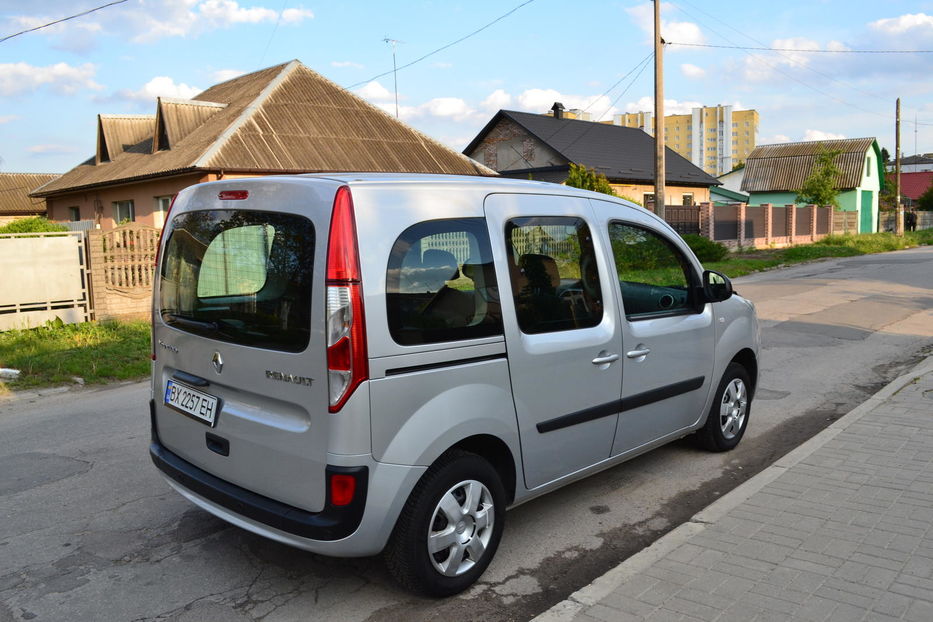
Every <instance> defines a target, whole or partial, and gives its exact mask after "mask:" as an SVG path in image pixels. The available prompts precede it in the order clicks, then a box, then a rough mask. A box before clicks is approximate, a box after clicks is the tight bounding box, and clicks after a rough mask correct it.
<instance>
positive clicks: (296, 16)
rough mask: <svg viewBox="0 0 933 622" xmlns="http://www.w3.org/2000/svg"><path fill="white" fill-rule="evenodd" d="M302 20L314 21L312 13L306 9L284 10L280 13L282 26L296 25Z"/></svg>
mask: <svg viewBox="0 0 933 622" xmlns="http://www.w3.org/2000/svg"><path fill="white" fill-rule="evenodd" d="M304 19H314V13H312V12H311V11H309V10H308V9H285V10H284V11H282V23H283V24H298V23H300V22H301V21H302V20H304Z"/></svg>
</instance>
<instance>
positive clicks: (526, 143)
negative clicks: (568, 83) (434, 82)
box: [463, 103, 720, 205]
mask: <svg viewBox="0 0 933 622" xmlns="http://www.w3.org/2000/svg"><path fill="white" fill-rule="evenodd" d="M552 111H553V114H552V115H543V114H534V113H529V112H517V111H514V110H500V111H499V112H497V113H496V114H495V115H494V116H493V117H492V119H491V120H490V121H489V122H488V123H487V124H486V126H485V127H484V128H483V129H482V130H480V132H479V133H478V134H477V135H476V137H475V138H474V139H473V140H472V141H471V142H470V144H469V145H467V147H466V149H464V150H463V153H464V154H466V155H468V156H470V157H471V158H472V159H474V160H476V161H477V162H481V163H483V164H485V165H486V166H488V167H489V168H491V169H493V170H495V171H498V173H499V174H500V175H503V176H505V177H513V178H517V179H536V180H540V181H550V182H554V183H563V182H564V181H565V180H566V179H567V175H568V173H569V171H570V164H571V163H573V164H577V165H581V166H586V167H588V168H593V169H595V170H596V171H597V172H598V173H602V174H603V175H605V176H606V178H607V179H608V180H609V183H610V185H612V187H613V189H614V190H615V191H616V193H617V194H619V195H621V196H625V197H628V198H630V199H635V200H636V201H639V202H642V203H643V204H646V203H648V202H651V201H653V199H654V178H655V176H654V161H655V142H654V137H653V136H651V135H649V134H646V133H645V132H643V131H642V130H640V129H638V128H634V127H622V126H618V125H609V124H605V123H596V122H593V121H582V120H579V119H574V118H566V117H565V116H564V114H563V106H561V105H560V104H559V103H555V104H554V108H552ZM665 153H666V169H665V177H666V180H665V181H666V189H665V193H666V195H665V196H666V199H667V203H668V205H674V204H677V205H680V204H683V205H692V204H696V203H703V202H707V201H709V200H710V195H709V189H710V187H711V186H716V185H719V183H720V182H719V181H717V180H716V178H715V177H713V176H711V175H709V174H708V173H706V172H705V171H704V170H703V169H701V168H699V167H698V166H695V165H694V164H693V163H691V162H690V161H689V160H687V159H686V158H684V157H683V156H681V155H679V154H677V153H675V152H674V151H672V150H671V149H665Z"/></svg>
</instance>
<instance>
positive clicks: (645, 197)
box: [641, 192, 654, 207]
mask: <svg viewBox="0 0 933 622" xmlns="http://www.w3.org/2000/svg"><path fill="white" fill-rule="evenodd" d="M641 204H642V205H643V206H644V207H648V206H649V204H650V205H654V193H653V192H645V193H644V194H642V195H641Z"/></svg>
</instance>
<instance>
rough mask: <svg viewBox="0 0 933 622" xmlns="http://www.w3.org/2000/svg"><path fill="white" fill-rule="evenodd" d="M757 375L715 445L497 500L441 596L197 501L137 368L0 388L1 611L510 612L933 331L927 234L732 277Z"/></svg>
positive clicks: (408, 616) (784, 436)
mask: <svg viewBox="0 0 933 622" xmlns="http://www.w3.org/2000/svg"><path fill="white" fill-rule="evenodd" d="M736 289H737V290H738V291H739V292H740V293H741V294H742V295H745V296H747V297H749V298H751V299H752V300H754V301H755V302H756V304H757V306H758V312H759V317H760V319H761V324H762V339H763V344H764V353H763V357H762V362H761V367H762V376H761V385H760V390H759V392H758V395H757V398H756V402H755V404H754V407H753V409H752V414H751V419H750V425H749V429H748V433H747V434H746V437H745V439H744V440H743V442H742V444H741V445H740V446H739V447H738V448H737V449H736V450H735V451H733V452H731V453H728V454H716V455H714V454H707V453H704V452H701V451H699V450H697V449H695V448H694V447H693V446H692V444H691V443H689V442H688V441H687V440H683V441H679V442H676V443H672V444H671V445H668V446H667V447H663V448H661V449H658V450H656V451H654V452H652V453H650V454H647V455H645V456H642V457H640V458H637V459H635V460H632V461H630V462H628V463H626V464H623V465H621V466H618V467H615V468H613V469H610V470H608V471H605V472H603V473H601V474H599V475H596V476H593V477H591V478H589V479H587V480H584V481H582V482H579V483H576V484H573V485H571V486H569V487H567V488H565V489H563V490H560V491H558V492H556V493H553V494H551V495H548V496H546V497H544V498H540V499H537V500H535V501H533V502H530V503H528V504H526V505H523V506H521V507H518V508H516V509H514V510H512V511H511V512H509V513H508V516H507V520H508V524H507V527H506V532H505V535H504V537H503V541H502V545H501V546H500V549H499V552H498V555H497V557H496V559H495V560H494V562H493V564H492V566H491V567H490V569H489V570H488V571H487V573H486V575H485V576H484V577H483V579H482V581H481V582H480V583H479V584H478V585H477V586H475V587H474V588H473V589H472V590H471V591H469V592H468V593H466V594H464V595H461V596H459V597H456V598H452V599H448V600H445V601H434V600H425V599H420V598H416V597H413V596H411V595H409V594H407V593H405V592H403V591H401V590H399V589H397V588H396V587H395V585H394V584H393V583H392V581H391V579H390V577H388V576H387V574H386V572H385V570H384V569H383V567H382V565H381V563H380V560H378V559H357V560H341V559H329V558H324V557H319V556H316V555H312V554H310V553H305V552H302V551H298V550H293V549H289V548H288V547H285V546H283V545H280V544H276V543H274V542H271V541H267V540H264V539H263V538H260V537H258V536H254V535H252V534H249V533H247V532H245V531H242V530H240V529H238V528H236V527H232V526H229V525H227V524H226V523H224V522H222V521H220V520H218V519H215V518H213V517H212V516H211V515H209V514H207V513H206V512H203V511H201V510H199V509H196V508H195V507H194V506H192V505H190V504H189V503H188V502H186V501H185V500H184V499H183V498H181V497H180V496H179V495H177V494H175V493H174V492H173V491H172V490H171V489H170V488H169V487H168V486H167V485H166V484H165V483H164V482H163V481H162V480H161V478H160V477H159V476H158V475H157V474H156V471H155V469H154V468H153V467H152V465H151V463H150V462H149V458H148V453H147V445H148V440H149V430H148V412H147V405H146V402H147V400H148V397H149V396H148V385H147V384H145V383H140V384H129V385H122V386H117V387H109V388H106V389H96V390H91V389H85V390H80V391H73V392H68V393H64V394H59V395H53V396H46V397H39V398H33V399H16V400H12V401H10V400H6V401H0V622H8V621H10V620H62V621H74V620H108V621H120V620H184V621H211V620H217V621H221V620H223V621H245V620H260V619H261V620H264V621H267V622H280V621H288V620H306V619H314V620H316V621H329V620H340V621H341V622H346V621H351V620H400V621H401V620H405V621H410V620H447V619H458V620H527V619H529V618H531V617H533V616H534V615H535V614H537V613H540V612H541V611H544V610H545V609H547V608H548V607H549V606H550V605H552V604H554V603H555V602H558V601H559V600H562V599H563V598H565V597H566V596H567V595H568V594H570V593H571V592H572V591H574V590H576V589H578V588H580V587H582V586H583V585H585V584H586V583H588V582H590V581H591V580H593V579H594V578H596V577H597V576H599V575H600V574H602V573H603V572H605V571H607V570H609V569H610V568H611V567H613V566H614V565H616V564H617V563H618V562H619V561H621V560H622V559H624V558H625V557H627V556H629V555H631V554H632V553H634V552H636V551H638V550H639V549H640V548H642V547H643V546H645V545H646V544H648V543H650V542H652V541H653V540H655V539H656V538H657V537H658V536H660V535H661V534H663V533H665V532H666V531H668V530H670V529H672V528H673V527H675V526H676V525H678V524H679V523H681V522H683V521H684V520H686V519H687V518H689V517H690V516H691V515H692V514H694V513H695V512H696V511H698V510H699V509H700V508H702V507H704V506H706V505H707V504H709V503H710V502H711V501H713V500H714V499H715V498H716V497H718V496H719V495H721V494H723V493H725V492H726V491H728V490H730V489H731V488H733V487H735V486H736V485H738V484H739V483H741V482H742V481H744V480H745V479H747V478H748V477H750V476H751V475H753V474H754V473H756V472H758V471H759V470H761V469H762V468H764V467H765V466H767V465H768V464H770V463H771V462H773V461H774V460H775V459H776V458H777V457H779V456H781V455H783V454H784V453H786V452H787V451H789V450H790V449H791V448H793V447H795V446H797V445H798V444H800V443H801V442H802V441H804V440H806V439H807V438H809V437H811V436H812V435H814V434H815V433H816V432H817V431H819V430H821V429H822V428H824V427H825V426H827V425H828V424H829V423H830V422H832V421H833V420H835V419H836V418H838V417H839V416H840V415H842V414H844V413H845V412H848V411H849V410H850V409H852V408H853V407H854V406H856V405H857V404H859V403H861V402H862V401H863V400H864V399H865V398H867V397H868V396H869V395H871V394H872V393H873V392H874V391H875V390H876V389H877V388H880V386H882V385H883V384H884V383H886V382H887V381H889V380H890V379H892V378H894V377H895V376H896V375H897V374H898V373H899V372H900V371H901V370H904V369H906V368H907V367H908V366H909V365H910V364H911V363H912V362H914V361H916V360H918V358H919V356H920V355H921V353H923V352H929V351H930V348H931V347H933V311H931V310H933V247H927V248H923V249H915V250H909V251H901V252H897V253H888V254H884V255H873V256H863V257H856V258H848V259H841V260H832V261H825V262H819V263H812V264H807V265H803V266H797V267H794V268H790V269H786V270H779V271H773V272H769V273H764V274H759V275H754V276H751V277H746V278H743V279H738V280H737V281H736Z"/></svg>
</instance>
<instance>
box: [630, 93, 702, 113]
mask: <svg viewBox="0 0 933 622" xmlns="http://www.w3.org/2000/svg"><path fill="white" fill-rule="evenodd" d="M701 106H703V103H702V102H693V101H679V100H676V99H667V98H665V99H664V114H665V116H666V115H669V114H690V113H691V112H692V111H693V109H694V108H700V107H701ZM625 112H651V113H652V114H654V97H651V96H649V95H646V96H644V97H642V98H639V100H638V101H635V102H631V103H628V104H626V105H625Z"/></svg>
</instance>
